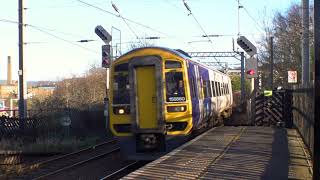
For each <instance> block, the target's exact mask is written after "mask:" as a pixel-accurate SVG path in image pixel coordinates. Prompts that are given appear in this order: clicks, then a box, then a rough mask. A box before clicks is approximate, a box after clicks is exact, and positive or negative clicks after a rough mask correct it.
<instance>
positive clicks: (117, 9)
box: [111, 1, 120, 13]
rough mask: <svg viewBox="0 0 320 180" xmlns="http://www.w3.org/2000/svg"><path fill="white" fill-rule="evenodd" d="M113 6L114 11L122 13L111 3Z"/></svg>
mask: <svg viewBox="0 0 320 180" xmlns="http://www.w3.org/2000/svg"><path fill="white" fill-rule="evenodd" d="M111 5H112V7H113V9H114V10H115V11H116V12H117V13H120V12H119V9H118V8H117V6H116V5H115V4H114V3H113V2H112V1H111Z"/></svg>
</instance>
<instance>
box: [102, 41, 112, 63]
mask: <svg viewBox="0 0 320 180" xmlns="http://www.w3.org/2000/svg"><path fill="white" fill-rule="evenodd" d="M101 49H102V67H104V68H109V67H110V63H111V45H102V46H101Z"/></svg>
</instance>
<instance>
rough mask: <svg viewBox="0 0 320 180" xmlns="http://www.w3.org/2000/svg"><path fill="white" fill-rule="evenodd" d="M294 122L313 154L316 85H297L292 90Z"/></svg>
mask: <svg viewBox="0 0 320 180" xmlns="http://www.w3.org/2000/svg"><path fill="white" fill-rule="evenodd" d="M292 96H293V105H292V112H293V122H294V125H295V126H296V127H297V129H298V130H299V133H300V134H301V136H302V137H303V140H304V143H305V144H306V145H307V146H308V148H309V150H310V152H311V154H313V138H314V110H315V106H314V84H313V83H310V84H305V85H296V86H294V87H293V90H292Z"/></svg>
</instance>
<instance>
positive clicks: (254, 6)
mask: <svg viewBox="0 0 320 180" xmlns="http://www.w3.org/2000/svg"><path fill="white" fill-rule="evenodd" d="M112 2H113V4H115V6H116V7H117V9H118V11H119V13H120V15H121V17H124V18H127V19H129V20H125V21H124V20H123V19H122V18H121V17H119V16H115V15H118V13H117V12H116V11H115V10H114V8H113V7H112V4H111V3H112ZM186 3H187V4H188V7H189V8H190V9H191V12H192V14H190V13H189V11H188V10H187V8H186V7H185V6H184V4H183V1H182V0H113V1H110V0H50V1H49V0H24V8H25V10H24V23H25V24H27V25H26V27H25V28H24V42H25V45H24V66H25V78H26V80H28V81H40V80H61V79H63V78H69V77H72V76H80V75H83V74H84V73H85V72H86V71H87V70H89V69H90V67H92V66H94V65H95V66H100V65H101V46H102V45H103V44H104V42H103V41H101V40H100V39H99V37H98V36H97V35H96V34H95V33H94V29H95V27H96V26H97V25H101V26H103V27H104V28H105V29H106V30H107V31H108V32H109V33H110V34H112V36H113V41H112V44H113V46H115V45H117V47H118V52H119V50H120V48H119V44H120V42H121V52H122V53H125V52H126V51H128V50H129V49H130V47H131V46H130V45H131V44H132V43H135V44H138V43H139V41H140V40H141V41H143V42H145V41H147V42H149V43H151V44H153V45H156V46H163V47H168V48H173V49H182V50H184V51H186V52H190V51H232V38H235V39H236V38H237V34H238V33H239V34H240V35H244V36H246V37H247V38H248V39H249V40H250V41H251V42H253V43H254V44H255V43H256V42H257V41H259V39H260V38H261V36H263V35H264V31H263V21H267V22H270V21H271V20H272V17H273V15H274V13H275V12H285V11H286V10H287V9H288V8H289V6H290V5H291V4H292V3H300V1H297V0H264V1H257V0H240V4H241V5H242V6H243V7H244V8H241V9H240V11H239V18H238V2H237V0H186ZM114 14H115V15H114ZM238 19H239V21H238ZM8 21H9V22H8ZM17 21H18V0H15V1H13V0H0V79H6V78H7V77H6V76H7V75H6V74H7V70H6V67H7V56H11V59H12V68H13V69H12V72H13V79H14V80H17V79H18V65H19V63H18V61H19V59H18V55H19V54H18V53H19V52H18V24H17V23H16V22H17ZM132 21H133V22H135V23H133V22H132ZM238 22H239V26H238ZM120 34H121V38H120ZM205 34H207V35H221V36H219V37H211V38H210V41H211V42H209V39H208V38H203V37H201V36H202V35H205ZM137 37H138V38H140V40H139V39H137ZM145 37H160V39H156V40H144V39H143V38H145ZM120 39H121V41H120ZM79 40H93V41H90V42H86V43H80V42H77V41H79ZM221 61H224V60H221ZM227 61H228V63H229V64H230V65H232V64H238V63H239V61H237V60H235V59H232V60H230V59H228V60H227Z"/></svg>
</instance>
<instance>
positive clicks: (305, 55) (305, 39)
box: [302, 0, 309, 84]
mask: <svg viewBox="0 0 320 180" xmlns="http://www.w3.org/2000/svg"><path fill="white" fill-rule="evenodd" d="M307 82H309V0H302V83H303V84H305V83H307Z"/></svg>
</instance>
